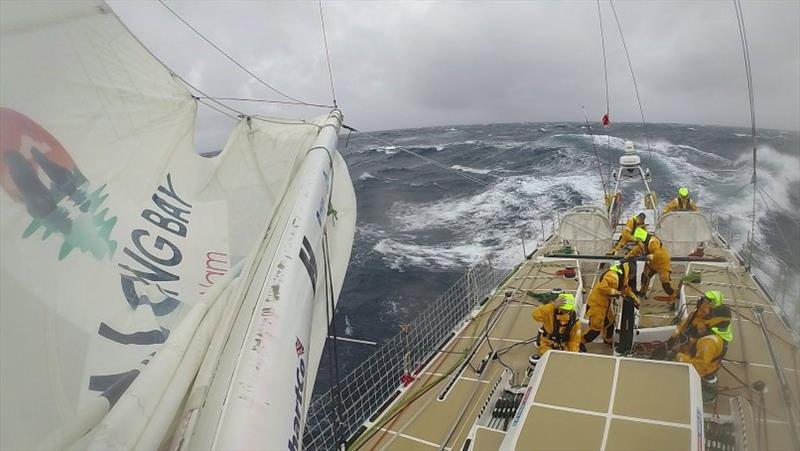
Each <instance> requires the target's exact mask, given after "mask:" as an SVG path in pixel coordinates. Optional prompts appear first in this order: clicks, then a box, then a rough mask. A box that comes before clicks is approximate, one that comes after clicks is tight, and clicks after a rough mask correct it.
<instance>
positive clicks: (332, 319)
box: [322, 201, 342, 446]
mask: <svg viewBox="0 0 800 451" xmlns="http://www.w3.org/2000/svg"><path fill="white" fill-rule="evenodd" d="M328 205H329V206H330V201H329V203H328ZM322 253H323V254H324V258H325V262H324V271H325V298H326V299H325V313H326V315H327V320H328V333H329V335H330V334H332V335H333V337H334V340H333V341H332V342H331V347H332V349H330V348H329V351H332V352H330V353H329V354H328V365H329V366H328V370H329V372H330V377H331V378H332V379H333V380H332V381H331V382H332V383H333V390H334V395H335V396H334V400H335V403H336V404H335V406H334V427H333V429H334V432H333V433H334V441H335V442H336V444H337V446H338V445H339V443H340V440H341V418H342V411H341V409H342V391H341V378H340V376H339V347H338V343H337V340H336V337H337V336H338V335H337V333H336V294H335V293H336V291H335V289H334V287H333V275H332V274H331V256H330V244H329V243H328V231H327V228H326V230H324V231H323V232H322Z"/></svg>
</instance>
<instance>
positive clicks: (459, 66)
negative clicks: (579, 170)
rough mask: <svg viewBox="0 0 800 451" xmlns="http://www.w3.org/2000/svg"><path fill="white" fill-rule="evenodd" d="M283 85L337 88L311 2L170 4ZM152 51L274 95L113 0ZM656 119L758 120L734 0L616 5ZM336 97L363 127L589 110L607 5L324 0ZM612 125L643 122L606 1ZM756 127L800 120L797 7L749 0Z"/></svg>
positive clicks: (201, 46) (232, 85) (184, 67)
mask: <svg viewBox="0 0 800 451" xmlns="http://www.w3.org/2000/svg"><path fill="white" fill-rule="evenodd" d="M168 4H169V5H170V7H172V8H173V9H174V10H175V11H177V12H178V13H179V14H180V15H181V16H182V17H183V18H185V19H186V20H187V21H189V22H190V23H192V24H193V25H194V26H195V27H197V29H198V30H200V31H201V32H202V33H203V34H204V35H205V36H207V37H208V38H209V39H210V40H212V41H213V42H215V43H216V44H217V45H219V46H220V47H221V48H223V49H225V50H226V51H228V52H229V53H230V54H231V55H232V56H233V57H234V58H236V59H237V60H238V61H239V62H240V63H242V64H243V65H245V66H246V67H248V68H249V69H250V70H252V71H253V72H254V73H256V74H258V75H259V76H260V77H261V78H263V79H264V80H266V81H267V82H268V83H270V84H272V85H273V86H274V87H276V88H277V89H279V90H281V91H284V92H286V93H288V94H289V95H291V96H294V97H297V98H300V99H302V100H305V101H309V102H320V103H330V102H331V94H330V86H329V82H328V73H327V66H326V62H325V54H324V49H323V43H322V34H321V29H320V18H319V9H318V5H317V3H316V2H310V1H309V2H277V1H270V2H223V3H214V2H197V3H193V2H168ZM112 7H113V8H114V10H115V11H116V12H117V14H118V15H119V16H120V17H121V19H122V20H123V22H125V23H126V25H128V26H129V28H130V29H131V30H132V31H133V32H134V34H136V35H137V36H138V37H139V38H140V39H141V40H142V41H143V42H144V43H145V45H147V46H148V48H150V49H151V50H152V51H153V52H154V54H156V55H157V56H158V57H159V58H160V59H162V60H163V61H164V63H165V64H167V65H168V66H169V67H171V68H172V69H173V70H174V71H175V72H177V73H178V74H180V75H182V76H183V77H185V78H186V79H187V80H188V81H189V82H190V83H192V84H194V85H196V86H197V87H198V88H200V89H202V90H204V91H206V92H207V93H208V94H210V95H213V96H221V97H252V98H271V99H280V98H281V97H279V96H278V95H276V94H275V93H274V92H271V91H270V90H269V89H267V88H266V87H264V86H263V85H261V84H260V83H259V82H257V81H255V80H253V79H252V78H251V77H250V76H248V75H247V74H245V73H243V72H242V71H240V70H239V69H238V68H237V67H235V66H234V65H233V64H232V63H231V62H230V61H228V60H226V59H225V58H224V57H223V56H221V55H220V54H219V53H218V52H216V51H215V50H214V49H213V48H211V47H210V46H209V45H208V44H207V43H205V42H203V41H202V40H201V39H200V38H199V37H197V36H196V35H195V34H194V33H192V32H191V31H190V30H189V29H187V28H186V27H185V26H184V25H183V24H182V23H180V22H179V21H178V20H177V19H176V18H175V17H174V16H173V15H172V14H171V13H170V12H169V11H168V10H167V9H166V8H164V7H163V6H162V5H160V4H159V3H157V2H112ZM615 7H616V9H617V13H618V15H619V18H620V21H621V24H622V28H623V32H624V34H625V39H626V41H627V44H628V49H629V51H630V55H631V59H632V62H633V66H634V70H635V74H636V78H637V81H638V83H639V88H640V92H641V97H642V104H643V107H644V113H645V117H646V119H647V120H648V121H652V122H680V123H692V124H718V125H737V126H743V125H748V124H749V110H748V101H747V88H746V82H745V72H744V64H743V60H742V48H741V44H740V41H739V35H738V29H737V24H736V15H735V10H734V6H733V3H732V2H729V1H697V2H695V1H663V2H661V1H647V2H645V1H627V2H626V1H618V2H616V3H615ZM323 8H324V13H325V22H326V26H327V31H328V43H329V47H330V52H331V58H332V62H333V74H334V82H335V87H336V94H337V100H338V103H339V106H340V107H341V108H342V109H343V111H344V113H345V117H346V122H347V123H349V124H351V125H352V126H354V127H356V128H360V129H364V130H376V129H392V128H407V127H420V126H429V125H444V124H463V123H493V122H522V121H581V120H583V112H582V111H581V106H585V108H586V110H587V112H588V114H589V117H590V119H593V120H598V119H599V118H600V116H602V114H603V113H604V112H605V109H606V106H605V87H604V83H603V59H602V48H601V44H600V30H599V21H598V12H597V4H596V3H595V2H591V1H581V2H577V1H576V2H544V1H537V2H499V1H491V2H464V3H461V2H443V1H442V2H344V1H335V2H324V3H323ZM601 10H602V14H603V25H604V27H605V37H606V51H607V56H608V76H609V85H610V86H609V92H610V97H611V105H610V107H611V108H610V109H611V118H612V121H638V120H639V110H638V106H637V103H636V97H635V93H634V89H633V84H632V82H631V75H630V72H629V70H628V66H627V63H626V61H625V53H624V50H623V46H622V41H621V39H620V35H619V32H618V31H617V28H616V24H615V22H614V19H613V15H612V12H611V8H610V5H609V3H608V2H605V1H601ZM743 10H744V17H745V21H746V24H747V34H748V39H749V41H750V55H751V59H752V66H753V79H754V90H755V101H756V114H757V120H758V125H759V126H760V127H767V128H779V129H788V130H798V129H800V2H795V1H773V2H747V3H744V4H743ZM231 105H234V106H235V107H237V108H240V109H241V110H243V111H246V112H247V113H254V114H267V115H288V116H294V117H307V116H310V115H315V114H321V113H324V109H311V108H307V107H296V106H290V107H286V106H275V105H264V104H257V103H244V102H241V103H235V104H234V103H232V104H231ZM231 123H232V121H231V120H229V119H227V118H225V117H223V116H221V115H219V114H217V113H215V112H213V111H210V110H209V109H207V108H205V107H204V108H202V109H201V112H200V117H199V128H200V130H201V132H200V134H199V135H198V136H199V141H202V142H203V143H204V144H205V145H206V146H211V147H214V146H221V143H222V140H223V139H224V136H225V135H226V134H227V130H228V128H230V126H231Z"/></svg>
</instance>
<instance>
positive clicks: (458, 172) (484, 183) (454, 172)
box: [360, 132, 513, 198]
mask: <svg viewBox="0 0 800 451" xmlns="http://www.w3.org/2000/svg"><path fill="white" fill-rule="evenodd" d="M360 133H363V134H364V135H365V136H368V137H370V138H372V139H374V140H375V141H378V142H380V143H382V144H386V145H387V146H393V147H395V148H397V149H399V150H400V151H402V152H405V153H407V154H409V155H413V156H415V157H417V158H419V159H421V160H424V161H426V162H428V163H430V164H432V165H434V166H436V167H439V168H441V169H444V170H445V171H448V172H452V173H453V174H455V175H457V176H459V177H462V178H465V179H467V180H469V181H471V182H474V183H477V184H479V185H481V186H483V187H485V188H489V189H496V190H497V188H495V187H492V186H491V185H489V184H488V183H486V182H484V181H483V180H481V179H478V178H476V177H473V176H471V175H467V174H464V173H463V172H460V171H456V170H455V169H453V168H451V167H450V166H447V165H446V164H444V163H440V162H438V161H436V160H434V159H432V158H428V157H426V156H424V155H420V154H419V153H417V152H414V151H413V150H411V149H408V148H406V147H404V146H398V145H396V144H393V143H391V142H389V141H386V140H384V139H382V138H379V137H377V136H374V135H371V134H369V133H367V132H360ZM497 191H498V192H499V193H501V194H503V195H506V196H509V197H512V198H513V196H511V195H510V194H508V193H506V192H504V191H500V190H497Z"/></svg>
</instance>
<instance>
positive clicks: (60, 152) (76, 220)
mask: <svg viewBox="0 0 800 451" xmlns="http://www.w3.org/2000/svg"><path fill="white" fill-rule="evenodd" d="M0 187H2V189H3V191H5V192H6V194H8V195H9V197H11V199H13V200H14V201H15V202H17V203H20V204H23V205H25V208H26V210H27V212H28V214H29V215H30V216H31V218H32V220H31V223H30V224H29V225H28V227H27V228H26V229H25V231H24V232H23V234H22V238H28V237H30V236H32V235H33V234H34V233H35V232H36V231H38V230H39V229H43V236H42V239H43V240H46V239H47V238H49V237H50V236H51V235H53V234H55V235H57V236H60V237H61V239H62V240H63V242H62V245H61V248H60V250H59V253H58V260H59V261H61V260H64V259H65V258H67V257H68V256H69V255H70V253H71V252H72V251H73V250H74V249H76V248H77V249H79V250H81V251H82V252H84V253H89V254H91V255H92V256H93V257H94V258H95V259H97V260H104V259H109V260H110V259H111V257H112V256H113V255H114V252H115V251H116V249H117V242H116V241H114V240H112V239H111V231H112V230H113V229H114V226H115V225H116V223H117V217H116V216H110V217H108V218H107V216H108V213H109V210H108V208H101V207H102V205H103V203H104V202H105V200H106V198H107V197H108V194H105V193H104V190H105V188H106V185H102V186H100V187H95V186H92V183H91V182H90V181H89V180H88V179H87V178H86V176H84V175H83V173H82V172H81V171H80V169H79V168H78V166H77V165H76V164H75V162H74V161H73V160H72V157H71V156H70V154H69V152H67V150H66V149H65V148H64V146H62V145H61V143H60V142H59V141H58V140H56V138H55V137H53V135H51V134H50V133H49V132H48V131H47V130H45V129H44V128H43V127H42V126H41V125H39V124H37V123H36V122H35V121H33V120H32V119H30V118H29V117H27V116H25V115H24V114H21V113H19V112H17V111H14V110H12V109H9V108H3V107H0Z"/></svg>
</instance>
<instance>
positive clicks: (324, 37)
mask: <svg viewBox="0 0 800 451" xmlns="http://www.w3.org/2000/svg"><path fill="white" fill-rule="evenodd" d="M318 3H319V21H320V23H321V24H322V41H323V42H324V43H325V59H326V60H327V61H328V79H329V80H330V81H331V97H333V107H334V108H338V105H336V90H335V89H334V88H333V70H331V54H330V52H328V34H327V33H326V32H325V16H324V15H323V14H322V0H319V1H318Z"/></svg>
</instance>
